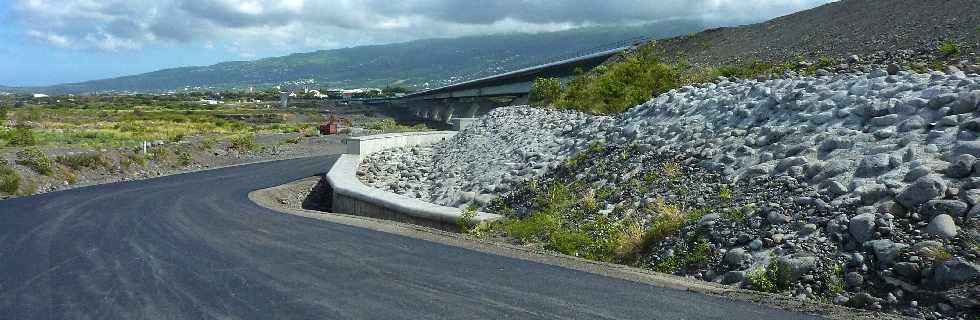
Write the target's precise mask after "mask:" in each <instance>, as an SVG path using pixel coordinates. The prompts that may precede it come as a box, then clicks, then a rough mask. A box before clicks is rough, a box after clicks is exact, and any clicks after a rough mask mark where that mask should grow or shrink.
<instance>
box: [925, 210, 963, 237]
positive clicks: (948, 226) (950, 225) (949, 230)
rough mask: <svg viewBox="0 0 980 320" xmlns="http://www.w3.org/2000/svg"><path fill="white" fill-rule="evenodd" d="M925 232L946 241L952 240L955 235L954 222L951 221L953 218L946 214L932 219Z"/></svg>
mask: <svg viewBox="0 0 980 320" xmlns="http://www.w3.org/2000/svg"><path fill="white" fill-rule="evenodd" d="M926 232H928V233H929V234H931V235H934V236H939V237H943V238H947V239H948V238H953V237H955V236H956V233H957V228H956V222H955V221H953V217H950V216H949V215H946V214H941V215H938V216H936V217H935V218H932V221H929V225H928V226H927V227H926Z"/></svg>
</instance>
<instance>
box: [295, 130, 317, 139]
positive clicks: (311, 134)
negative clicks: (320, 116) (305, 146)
mask: <svg viewBox="0 0 980 320" xmlns="http://www.w3.org/2000/svg"><path fill="white" fill-rule="evenodd" d="M303 136H304V137H307V138H311V137H318V136H320V129H318V128H306V129H303ZM297 142H299V140H298V139H297Z"/></svg>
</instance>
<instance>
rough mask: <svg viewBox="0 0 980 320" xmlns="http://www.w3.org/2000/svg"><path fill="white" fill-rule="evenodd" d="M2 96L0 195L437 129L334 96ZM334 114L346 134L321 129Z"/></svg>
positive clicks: (310, 150) (290, 153)
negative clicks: (353, 131)
mask: <svg viewBox="0 0 980 320" xmlns="http://www.w3.org/2000/svg"><path fill="white" fill-rule="evenodd" d="M3 98H4V99H2V100H0V199H3V198H7V197H13V196H23V195H31V194H35V193H38V192H45V191H53V190H60V189H65V188H70V187H73V186H76V185H85V184H91V183H101V182H106V181H117V180H120V179H133V178H145V177H153V176H158V175H162V174H169V173H174V172H180V171H182V170H187V169H195V168H208V167H214V166H220V165H227V164H233V163H240V162H246V161H254V160H261V159H272V158H282V157H286V156H303V155H306V154H311V153H317V152H324V150H328V149H330V150H333V149H331V148H340V146H342V144H341V143H340V138H341V137H342V136H343V134H344V133H346V132H349V130H350V129H348V128H355V127H356V128H363V129H364V130H360V132H366V133H381V132H398V131H407V130H413V131H420V130H429V127H427V126H426V124H424V123H417V122H412V121H406V119H397V120H396V118H394V117H391V116H390V114H397V112H396V113H391V112H388V111H389V110H386V109H384V108H383V107H376V106H365V105H358V104H351V105H344V104H335V103H333V102H331V101H328V100H305V101H304V100H298V101H296V103H293V104H291V106H290V107H289V108H288V109H279V108H278V103H268V102H266V103H262V102H256V101H255V99H237V100H232V99H229V100H228V101H226V102H225V103H220V104H208V103H204V102H200V101H198V100H199V99H200V98H197V100H195V99H194V98H193V97H172V96H135V97H133V96H96V97H74V96H61V97H51V98H39V99H38V98H29V97H13V98H11V97H9V96H8V97H3ZM18 98H19V99H18ZM16 101H20V102H16ZM246 101H248V102H246ZM330 118H336V119H339V120H341V123H342V126H341V127H342V131H341V133H342V135H341V136H320V135H319V132H318V130H317V126H318V125H319V124H320V123H322V122H324V121H327V120H328V119H330ZM144 144H145V145H147V146H148V147H147V148H146V149H145V150H144V148H143V146H144Z"/></svg>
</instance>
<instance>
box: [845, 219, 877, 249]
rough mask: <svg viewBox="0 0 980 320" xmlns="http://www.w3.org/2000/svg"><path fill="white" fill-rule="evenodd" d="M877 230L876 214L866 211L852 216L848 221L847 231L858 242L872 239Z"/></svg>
mask: <svg viewBox="0 0 980 320" xmlns="http://www.w3.org/2000/svg"><path fill="white" fill-rule="evenodd" d="M874 230H875V214H874V213H864V214H859V215H857V216H855V217H854V218H851V221H850V222H848V225H847V231H848V232H849V233H850V234H851V237H853V238H854V240H855V241H857V242H858V243H864V242H865V241H868V240H871V237H872V236H874Z"/></svg>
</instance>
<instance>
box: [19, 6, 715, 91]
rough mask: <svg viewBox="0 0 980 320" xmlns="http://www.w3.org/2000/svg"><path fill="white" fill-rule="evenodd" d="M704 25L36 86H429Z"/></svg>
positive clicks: (541, 36) (331, 54) (432, 42)
mask: <svg viewBox="0 0 980 320" xmlns="http://www.w3.org/2000/svg"><path fill="white" fill-rule="evenodd" d="M702 29H705V26H703V25H702V24H701V23H700V22H698V21H672V22H663V23H656V24H649V25H644V26H636V27H594V28H580V29H572V30H567V31H559V32H549V33H535V34H525V33H514V34H500V35H489V36H472V37H462V38H453V39H429V40H418V41H411V42H405V43H396V44H386V45H373V46H361V47H353V48H344V49H335V50H321V51H315V52H309V53H296V54H291V55H288V56H283V57H274V58H266V59H260V60H255V61H233V62H223V63H219V64H215V65H211V66H203V67H181V68H173V69H165V70H159V71H154V72H149V73H144V74H139V75H132V76H124V77H119V78H113V79H104V80H94V81H87V82H81V83H72V84H63V85H56V86H51V87H47V88H35V89H37V90H39V91H44V92H49V93H88V92H98V91H102V92H104V91H142V92H154V91H167V90H176V89H181V88H184V87H207V88H212V89H233V88H247V87H249V86H255V87H268V86H273V85H277V84H282V83H289V82H296V81H303V80H306V81H307V82H308V81H309V80H313V81H315V83H316V86H317V87H383V86H385V85H389V84H392V83H397V84H399V85H404V86H409V87H415V88H422V87H426V86H430V87H431V86H439V85H443V84H446V83H448V82H451V81H459V80H463V79H473V78H477V77H482V76H487V75H492V74H497V73H501V72H506V71H510V70H514V69H517V68H520V67H525V66H529V65H534V64H539V63H545V62H549V61H550V60H553V59H555V58H558V57H559V56H565V55H571V54H574V53H576V52H580V51H585V50H588V49H591V48H595V47H596V46H600V45H604V44H609V43H612V42H615V41H620V40H626V39H631V38H636V37H640V36H643V37H650V38H665V37H671V36H676V35H680V34H687V33H691V32H695V31H700V30H702Z"/></svg>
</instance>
